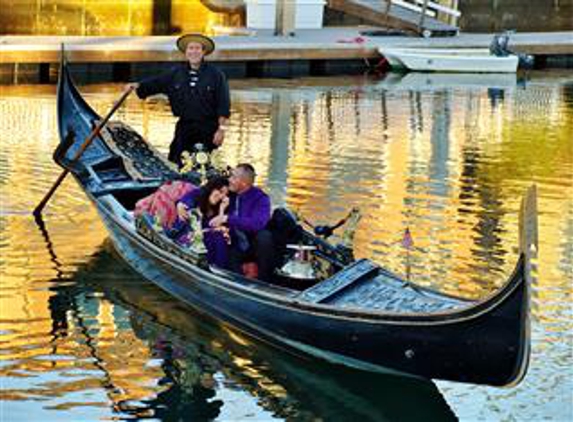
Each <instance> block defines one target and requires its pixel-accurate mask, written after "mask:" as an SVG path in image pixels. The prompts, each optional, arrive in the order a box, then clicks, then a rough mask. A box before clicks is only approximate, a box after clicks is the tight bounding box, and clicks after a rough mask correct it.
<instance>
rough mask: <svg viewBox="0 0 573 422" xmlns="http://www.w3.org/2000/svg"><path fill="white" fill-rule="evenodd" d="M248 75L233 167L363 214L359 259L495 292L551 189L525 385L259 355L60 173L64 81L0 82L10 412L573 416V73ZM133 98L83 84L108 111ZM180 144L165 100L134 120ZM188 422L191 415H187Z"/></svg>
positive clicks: (295, 202) (2, 345) (4, 363)
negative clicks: (58, 99)
mask: <svg viewBox="0 0 573 422" xmlns="http://www.w3.org/2000/svg"><path fill="white" fill-rule="evenodd" d="M400 78H401V77H400V76H396V75H390V76H389V77H386V78H385V79H372V78H363V77H353V78H318V79H317V78H314V79H303V80H290V81H279V80H275V81H269V80H264V81H257V80H246V81H239V82H235V81H234V83H233V85H232V89H233V110H232V111H233V118H232V120H231V124H230V128H229V132H228V138H227V141H226V145H225V147H224V148H223V149H222V150H221V151H220V153H219V157H218V159H219V160H221V161H224V162H227V163H229V164H235V163H238V162H241V161H249V162H252V163H253V164H254V165H255V166H256V168H257V171H258V173H259V175H260V176H259V182H260V183H261V184H262V185H263V186H265V187H266V189H267V190H268V191H269V192H270V193H271V196H272V198H273V202H274V203H275V204H277V205H282V204H287V205H288V206H290V207H292V208H295V209H297V210H298V211H299V212H300V213H301V214H302V215H304V216H305V217H306V218H307V219H308V220H311V221H314V222H317V223H319V222H334V221H336V220H338V219H339V218H341V217H342V216H344V215H345V213H346V212H347V211H348V210H349V209H350V208H351V207H352V206H358V207H360V209H361V210H362V213H363V219H362V221H361V223H360V225H359V226H358V231H357V233H356V239H355V249H356V254H357V255H358V256H360V257H369V258H371V259H373V260H375V261H377V262H379V263H381V264H383V265H385V266H387V267H388V268H390V269H391V270H393V271H395V272H398V273H401V274H404V273H405V267H404V265H405V262H406V256H405V254H404V251H403V250H402V248H401V247H400V241H401V239H402V235H403V232H404V230H405V229H406V228H407V227H409V228H410V230H411V232H412V235H413V239H414V246H415V249H414V251H413V252H412V256H411V258H410V260H411V262H412V270H411V272H412V279H413V280H415V281H416V282H418V283H420V284H423V285H426V286H431V287H434V288H438V289H441V290H443V291H446V292H448V293H452V294H458V295H462V296H465V297H470V298H481V297H484V296H486V295H488V294H489V293H491V292H492V291H494V290H495V289H496V288H498V287H499V286H500V285H501V284H503V282H504V281H505V280H506V278H507V277H508V274H509V272H510V271H511V269H512V267H513V265H514V264H515V259H516V256H515V246H516V244H517V211H518V209H519V202H520V196H521V195H522V193H523V192H524V190H525V189H526V188H527V187H528V186H529V185H530V184H532V183H536V184H537V186H538V192H539V232H540V245H539V257H538V262H537V268H538V271H537V273H538V276H537V279H536V281H535V285H534V295H533V303H532V318H533V326H532V347H533V350H532V360H531V365H530V368H529V372H528V374H527V376H526V378H525V380H524V381H523V382H522V383H521V384H520V385H519V386H517V387H515V388H511V389H498V388H490V387H482V386H471V385H462V384H456V383H449V382H437V383H435V384H433V383H426V382H419V381H412V380H405V379H400V378H394V377H389V376H386V377H384V376H374V375H371V374H363V373H359V372H356V371H347V370H341V369H340V368H335V367H332V366H329V365H326V364H319V363H317V362H315V361H307V360H305V359H301V358H300V357H293V356H290V355H287V354H285V353H283V352H281V351H277V350H276V349H273V348H270V347H268V346H265V345H262V344H259V343H257V342H253V340H251V339H249V338H245V337H244V336H243V335H241V334H240V333H238V332H236V331H234V330H233V329H232V328H230V327H227V326H221V325H219V324H218V323H217V322H216V321H213V320H211V319H210V318H208V317H206V316H204V315H201V314H197V313H196V312H195V311H193V310H192V309H189V308H187V307H185V306H184V305H182V304H181V303H178V302H177V301H176V300H173V299H171V298H170V297H169V296H167V295H166V294H164V293H162V292H161V291H160V290H158V289H157V288H155V287H154V286H153V285H152V284H151V283H149V282H147V281H145V280H144V279H142V278H141V277H140V276H139V275H137V274H136V273H134V272H132V271H131V270H130V269H129V268H128V267H127V266H126V265H125V264H124V263H123V261H122V260H121V259H120V258H119V257H118V256H117V255H116V254H115V253H114V251H113V247H112V246H111V244H110V242H109V240H107V234H106V232H105V230H104V228H103V226H102V224H101V223H100V221H99V219H98V217H97V215H96V213H95V211H94V209H93V208H92V206H91V205H90V204H89V203H88V202H87V200H86V198H85V196H84V194H83V193H82V192H81V191H80V189H79V188H78V187H77V186H76V185H75V183H74V182H73V181H72V180H71V179H69V180H66V181H65V182H64V184H63V185H62V186H61V187H60V189H59V190H58V192H57V193H56V195H55V196H54V197H53V199H52V200H51V202H50V203H49V205H48V207H47V208H46V210H45V221H46V227H45V228H43V230H41V229H40V228H39V227H38V226H36V224H35V223H34V220H33V218H32V217H31V210H32V209H33V208H34V206H35V205H36V204H37V203H38V202H39V200H40V199H41V198H42V196H43V195H44V193H45V192H46V191H47V190H48V189H49V187H50V186H51V184H52V183H53V182H54V180H55V179H56V177H57V176H58V174H59V172H60V169H59V168H57V167H56V166H55V165H54V164H53V163H52V160H51V153H52V150H53V149H54V147H55V145H56V144H57V142H58V138H57V135H56V132H57V131H56V129H57V128H56V115H55V113H56V112H55V108H56V107H55V87H53V86H15V87H14V86H4V87H0V94H1V95H0V116H2V118H1V120H0V163H2V164H1V165H0V189H1V198H2V199H1V203H0V222H1V226H0V227H1V229H0V263H1V264H0V277H1V280H0V281H1V283H0V289H1V290H0V375H1V378H0V386H1V392H0V394H1V396H0V397H1V398H2V402H1V404H0V420H6V421H18V420H38V421H40V420H41V421H45V420H50V421H57V420H70V418H72V419H73V420H74V421H76V420H77V421H80V420H102V419H103V420H109V419H121V420H123V419H137V418H139V419H150V420H179V419H178V418H189V420H191V419H192V420H204V419H211V418H216V419H218V420H252V421H255V420H256V421H259V420H285V419H288V420H353V421H354V420H451V419H453V418H455V417H458V418H460V419H462V420H475V419H481V420H539V419H542V418H543V419H549V420H571V419H572V418H573V408H572V401H571V391H572V390H573V374H572V369H571V368H572V364H573V359H572V332H573V329H572V326H571V325H572V324H571V316H572V315H571V314H572V312H571V311H572V309H571V295H572V290H573V289H572V286H571V281H572V280H573V140H572V138H571V133H573V75H571V73H569V74H566V73H559V72H544V73H533V74H531V75H530V76H529V77H528V79H527V80H525V81H518V80H516V78H515V76H514V75H504V76H502V77H499V76H481V77H477V76H475V75H469V77H466V76H452V75H429V76H428V75H415V74H410V75H407V76H405V77H403V78H402V79H400ZM120 89H121V87H120V86H117V85H92V86H85V87H82V92H84V93H85V96H86V99H87V100H88V102H89V103H90V104H92V106H93V107H94V108H95V109H96V110H98V111H99V112H100V113H102V114H103V113H105V111H106V110H107V109H109V107H110V106H111V104H112V103H113V101H114V100H115V99H116V98H117V97H118V96H119V91H120ZM116 117H117V119H119V120H122V121H124V122H126V123H128V124H130V125H132V126H133V127H134V128H136V129H137V130H138V131H140V133H142V134H143V135H144V136H145V137H146V138H147V139H150V140H151V141H152V142H153V143H154V145H156V146H157V147H158V148H159V149H160V150H162V151H166V149H167V147H168V144H169V141H170V138H171V134H172V130H173V123H174V119H173V117H172V116H171V115H170V113H169V110H168V107H167V105H166V104H165V102H164V101H163V100H160V99H158V100H153V101H150V102H146V103H144V102H141V101H139V100H137V99H136V98H130V99H129V100H128V102H127V104H126V106H125V107H124V108H122V109H121V110H120V112H118V114H117V116H116ZM184 420H187V419H184Z"/></svg>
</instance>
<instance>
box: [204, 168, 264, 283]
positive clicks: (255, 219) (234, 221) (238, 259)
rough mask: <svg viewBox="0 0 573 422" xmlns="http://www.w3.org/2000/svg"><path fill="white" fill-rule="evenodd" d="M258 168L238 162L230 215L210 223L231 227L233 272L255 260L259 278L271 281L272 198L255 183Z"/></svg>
mask: <svg viewBox="0 0 573 422" xmlns="http://www.w3.org/2000/svg"><path fill="white" fill-rule="evenodd" d="M254 183H255V169H254V168H253V166H252V165H250V164H239V165H238V166H237V167H236V168H235V169H234V170H233V171H232V173H231V177H230V178H229V191H230V192H231V196H230V204H229V208H228V214H227V215H219V216H217V217H215V218H213V219H212V220H211V221H210V223H209V225H210V226H211V227H214V228H217V227H221V226H223V225H227V226H228V227H229V230H230V233H231V245H230V246H229V254H228V256H229V264H228V268H229V269H230V270H231V271H234V272H237V273H242V272H243V271H242V266H243V263H244V262H246V261H249V260H253V258H254V260H255V262H256V263H257V266H258V278H259V279H261V280H266V281H268V280H270V278H271V276H272V273H273V270H274V261H275V256H274V247H273V238H272V234H271V232H270V231H268V230H266V229H265V228H266V226H267V223H268V222H269V220H270V218H271V200H270V198H269V196H268V195H267V194H266V193H265V192H263V191H262V190H261V189H260V188H258V187H256V186H254Z"/></svg>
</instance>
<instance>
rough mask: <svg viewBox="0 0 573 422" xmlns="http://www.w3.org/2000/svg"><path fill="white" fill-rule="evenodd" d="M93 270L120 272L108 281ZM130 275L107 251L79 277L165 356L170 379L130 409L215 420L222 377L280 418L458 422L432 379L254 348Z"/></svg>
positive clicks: (127, 408)
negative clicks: (365, 370)
mask: <svg viewBox="0 0 573 422" xmlns="http://www.w3.org/2000/svg"><path fill="white" fill-rule="evenodd" d="M94 272H97V273H98V274H110V273H113V274H116V275H117V276H116V277H114V280H112V281H109V280H106V278H105V277H98V276H97V274H95V273H94ZM122 274H123V275H125V282H121V276H122ZM130 275H131V271H130V270H129V268H128V267H123V266H122V265H121V263H119V262H118V261H117V258H116V257H115V256H113V255H112V254H111V253H110V252H109V251H108V250H107V249H105V248H104V249H102V250H100V251H99V252H98V253H97V254H96V255H95V256H94V258H93V259H92V260H91V261H90V265H89V268H87V269H86V270H83V271H80V272H79V273H78V274H76V276H75V277H74V279H75V280H76V282H77V283H78V287H79V288H80V289H86V290H87V291H88V293H89V292H91V291H93V292H97V293H102V294H101V295H100V294H98V295H97V296H98V297H103V298H105V299H107V300H109V301H110V302H112V303H113V304H114V305H116V306H119V307H121V308H123V309H127V310H129V311H130V317H129V321H130V323H131V327H132V329H133V330H134V332H135V334H136V335H137V336H138V337H139V338H140V339H142V340H144V341H146V342H147V343H148V344H149V346H150V347H151V349H152V350H153V352H154V355H156V356H158V357H159V358H161V359H162V365H161V367H162V368H163V370H164V372H165V378H164V379H163V380H161V381H160V384H163V385H164V386H166V387H167V388H166V389H165V390H163V391H162V392H161V393H159V394H158V395H157V396H156V397H153V398H149V399H147V400H144V401H143V402H140V403H138V405H137V406H129V405H128V404H125V405H123V404H122V403H119V404H118V406H117V407H118V408H120V409H121V410H122V412H124V413H128V414H132V415H133V416H141V415H145V414H147V415H151V416H152V417H155V418H159V419H162V420H164V419H165V420H171V419H169V416H170V415H171V416H173V417H175V416H176V415H179V416H180V415H183V414H184V415H186V416H190V415H196V416H197V417H198V418H200V419H204V418H206V417H214V416H216V415H217V412H218V411H219V408H220V407H221V405H222V404H223V403H222V402H221V401H220V400H219V399H218V397H217V395H216V390H217V388H216V387H215V386H214V383H215V382H216V381H215V379H221V378H222V379H223V381H224V382H230V383H232V384H234V385H238V386H239V387H240V388H241V389H243V390H245V391H248V392H249V393H250V394H251V395H252V396H253V397H256V398H257V401H258V403H259V405H260V406H261V407H262V408H264V409H265V410H267V411H270V412H272V413H273V414H274V415H275V416H278V417H281V418H294V419H298V420H301V419H302V420H304V419H308V420H315V419H316V418H321V419H323V420H348V421H350V420H353V421H354V420H365V421H366V420H401V421H409V420H412V421H414V420H434V421H438V420H454V419H455V417H454V415H453V413H452V412H451V410H450V409H449V407H448V405H447V403H446V402H445V401H444V399H443V397H442V396H441V394H440V393H439V391H438V389H437V388H436V387H435V386H434V385H433V383H431V382H429V381H422V380H414V379H409V378H401V377H392V376H384V375H376V374H368V373H363V372H357V371H348V370H340V368H338V369H337V368H335V367H332V366H331V365H328V364H317V363H316V362H313V361H308V360H304V359H299V358H294V357H292V356H290V355H289V354H286V353H280V352H277V351H276V350H275V349H271V348H269V347H267V346H259V347H257V348H253V347H250V344H248V341H247V342H246V340H245V339H244V338H242V337H241V334H240V333H239V332H236V331H233V330H232V329H231V328H229V327H226V326H219V325H215V324H213V323H212V322H210V321H209V320H206V319H205V318H203V317H202V316H201V315H200V314H196V313H195V312H193V310H192V309H190V308H185V307H181V306H169V304H170V298H169V297H168V296H167V295H166V294H165V293H163V292H161V291H160V290H158V289H157V288H155V287H154V286H152V285H147V286H142V285H141V284H140V283H138V282H137V283H135V282H133V280H132V281H130V280H129V278H130ZM285 391H286V394H285ZM412 403H415V404H416V405H415V406H412ZM302 416H308V418H304V417H302ZM193 420H194V419H193Z"/></svg>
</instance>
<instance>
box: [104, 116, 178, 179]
mask: <svg viewBox="0 0 573 422" xmlns="http://www.w3.org/2000/svg"><path fill="white" fill-rule="evenodd" d="M100 135H101V138H102V139H103V140H104V141H105V143H106V145H107V146H108V147H109V149H111V150H112V151H113V152H114V153H115V154H116V155H117V156H119V157H121V158H122V159H123V164H124V166H125V170H126V171H127V173H129V175H130V176H131V177H133V178H134V179H136V180H140V181H145V180H153V179H163V180H168V179H175V178H177V177H178V174H177V170H176V168H175V166H174V164H173V163H171V162H169V161H168V160H167V159H165V157H163V156H162V155H161V154H160V153H159V152H158V151H157V150H156V149H155V148H153V147H152V146H151V145H149V144H148V143H147V142H145V140H144V139H143V138H142V137H141V135H139V134H138V133H137V132H136V131H135V130H133V129H132V128H131V127H129V126H128V125H126V124H125V123H122V122H109V123H108V124H107V125H106V126H105V128H104V129H102V131H101V134H100Z"/></svg>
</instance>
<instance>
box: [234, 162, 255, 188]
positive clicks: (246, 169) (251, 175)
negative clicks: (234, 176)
mask: <svg viewBox="0 0 573 422" xmlns="http://www.w3.org/2000/svg"><path fill="white" fill-rule="evenodd" d="M237 168H238V169H241V171H242V172H243V174H244V175H245V176H246V177H247V179H249V180H250V182H251V183H254V182H255V176H256V175H257V173H256V172H255V168H254V167H253V166H252V165H250V164H249V163H241V164H239V165H237Z"/></svg>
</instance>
